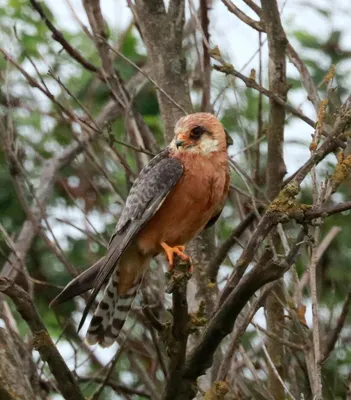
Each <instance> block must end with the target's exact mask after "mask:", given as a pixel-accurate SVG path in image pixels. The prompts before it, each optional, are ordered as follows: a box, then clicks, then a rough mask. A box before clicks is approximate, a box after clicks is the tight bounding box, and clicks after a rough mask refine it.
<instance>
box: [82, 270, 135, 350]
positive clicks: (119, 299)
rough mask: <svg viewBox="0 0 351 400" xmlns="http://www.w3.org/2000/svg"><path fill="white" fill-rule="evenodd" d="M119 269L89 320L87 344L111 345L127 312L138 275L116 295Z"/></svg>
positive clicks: (132, 298) (131, 301) (132, 299)
mask: <svg viewBox="0 0 351 400" xmlns="http://www.w3.org/2000/svg"><path fill="white" fill-rule="evenodd" d="M118 272H119V271H116V273H115V274H113V275H112V276H111V278H110V280H109V282H108V284H107V286H106V288H105V291H104V296H103V298H102V300H101V301H100V303H99V305H98V307H97V309H96V311H95V313H94V316H93V318H92V320H91V322H90V326H89V329H88V333H87V342H88V343H89V344H96V343H99V344H100V346H102V347H109V346H111V345H112V344H113V343H114V342H115V341H116V339H117V338H118V335H119V333H120V331H121V329H122V328H123V325H124V323H125V321H126V318H127V316H128V313H129V311H130V309H131V306H132V304H133V301H134V299H135V296H136V293H137V289H138V286H139V283H140V278H139V277H138V278H137V279H136V280H135V282H134V283H133V285H132V287H131V288H130V289H129V290H128V291H127V292H126V293H125V294H124V295H122V296H118V289H117V288H118V281H119V274H118Z"/></svg>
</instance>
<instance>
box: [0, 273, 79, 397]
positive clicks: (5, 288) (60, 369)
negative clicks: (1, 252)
mask: <svg viewBox="0 0 351 400" xmlns="http://www.w3.org/2000/svg"><path fill="white" fill-rule="evenodd" d="M0 292H2V293H4V294H6V295H7V296H8V297H10V298H11V300H12V301H13V302H14V304H15V306H16V308H17V311H18V312H19V313H20V315H21V317H22V318H23V319H24V321H26V323H27V325H28V326H29V329H30V330H31V332H32V335H33V339H32V340H33V346H34V348H35V350H37V351H38V352H39V353H40V356H41V358H42V360H43V361H44V362H47V363H48V366H49V368H50V371H51V372H52V374H53V375H54V377H55V378H56V382H57V387H58V389H59V390H60V392H61V393H62V396H63V397H64V398H65V399H67V400H85V398H84V396H83V394H82V393H81V391H80V389H79V385H78V383H77V381H76V380H75V378H74V376H73V374H72V372H71V371H70V370H69V368H68V367H67V365H66V363H65V362H64V360H63V358H62V356H61V354H60V353H59V351H58V350H57V348H56V346H55V344H54V342H53V341H52V340H51V338H50V335H49V333H48V331H47V329H46V328H45V326H44V324H43V321H42V320H41V318H40V316H39V314H38V311H37V310H36V308H35V306H34V304H33V302H32V300H31V298H30V297H29V295H28V294H27V293H26V292H25V291H24V290H23V289H21V288H20V287H19V286H17V285H16V284H15V283H14V282H13V281H12V280H10V279H7V278H0Z"/></svg>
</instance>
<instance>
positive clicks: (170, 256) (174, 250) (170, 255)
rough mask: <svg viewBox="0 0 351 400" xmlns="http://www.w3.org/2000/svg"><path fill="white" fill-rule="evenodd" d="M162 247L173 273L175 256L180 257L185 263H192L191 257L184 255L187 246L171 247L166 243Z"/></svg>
mask: <svg viewBox="0 0 351 400" xmlns="http://www.w3.org/2000/svg"><path fill="white" fill-rule="evenodd" d="M161 246H162V247H163V249H164V251H165V254H166V257H167V260H168V264H169V271H171V270H172V269H173V266H174V254H176V255H177V256H178V257H180V258H181V259H182V260H183V261H190V257H189V256H187V255H186V254H184V253H183V251H184V250H185V246H182V245H179V246H174V247H170V246H168V244H167V243H164V242H162V243H161Z"/></svg>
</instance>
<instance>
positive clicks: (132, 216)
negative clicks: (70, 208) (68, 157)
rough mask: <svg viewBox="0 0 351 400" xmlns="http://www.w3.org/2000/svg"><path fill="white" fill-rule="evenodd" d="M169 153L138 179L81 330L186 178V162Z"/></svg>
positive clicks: (160, 156) (166, 151)
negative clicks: (135, 243) (137, 240)
mask: <svg viewBox="0 0 351 400" xmlns="http://www.w3.org/2000/svg"><path fill="white" fill-rule="evenodd" d="M168 152H169V150H168V149H166V150H164V151H162V152H161V153H160V154H158V155H157V156H156V157H155V158H153V159H152V160H151V161H150V163H149V164H148V165H146V167H145V168H144V169H143V170H142V171H141V173H140V175H139V177H138V178H137V179H136V180H135V182H134V184H133V186H132V188H131V190H130V192H129V196H128V198H127V200H126V205H125V208H124V209H123V211H122V214H121V217H120V219H119V221H118V224H117V227H116V231H115V232H114V234H113V236H112V238H111V240H110V244H109V248H108V251H107V254H106V256H105V264H104V266H103V267H102V268H101V270H100V273H99V275H98V277H97V279H96V283H95V285H94V289H93V291H92V293H91V295H90V297H89V299H88V302H87V305H86V307H85V309H84V312H83V316H82V319H81V322H80V325H79V329H80V328H81V327H82V326H83V324H84V321H85V318H86V316H87V314H88V312H89V309H90V307H91V305H92V303H93V301H94V300H95V298H96V296H97V294H98V292H99V291H100V289H101V287H102V285H103V284H104V282H106V281H107V280H108V279H109V278H110V276H111V275H112V273H113V271H114V270H115V268H116V266H117V263H118V260H119V259H120V257H121V255H122V254H123V252H124V250H125V249H126V247H127V246H128V245H129V244H130V242H131V241H132V240H133V238H134V237H135V235H136V234H137V233H138V232H139V231H140V229H141V228H142V227H143V226H144V225H145V223H146V222H147V221H149V219H150V218H152V217H153V215H155V213H156V212H157V210H158V209H159V208H160V207H161V205H162V203H163V201H164V200H165V199H166V197H167V195H168V193H169V192H170V190H171V189H172V188H173V186H174V185H175V184H176V183H177V182H178V180H179V179H180V177H181V176H182V173H183V165H182V163H181V162H180V161H179V160H177V159H174V158H170V157H168V155H169V153H168Z"/></svg>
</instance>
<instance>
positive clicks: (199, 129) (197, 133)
mask: <svg viewBox="0 0 351 400" xmlns="http://www.w3.org/2000/svg"><path fill="white" fill-rule="evenodd" d="M205 132H206V129H205V128H204V127H203V126H195V128H193V129H192V130H191V133H190V137H191V138H192V139H199V138H200V137H201V136H202V135H203V134H204V133H205Z"/></svg>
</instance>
